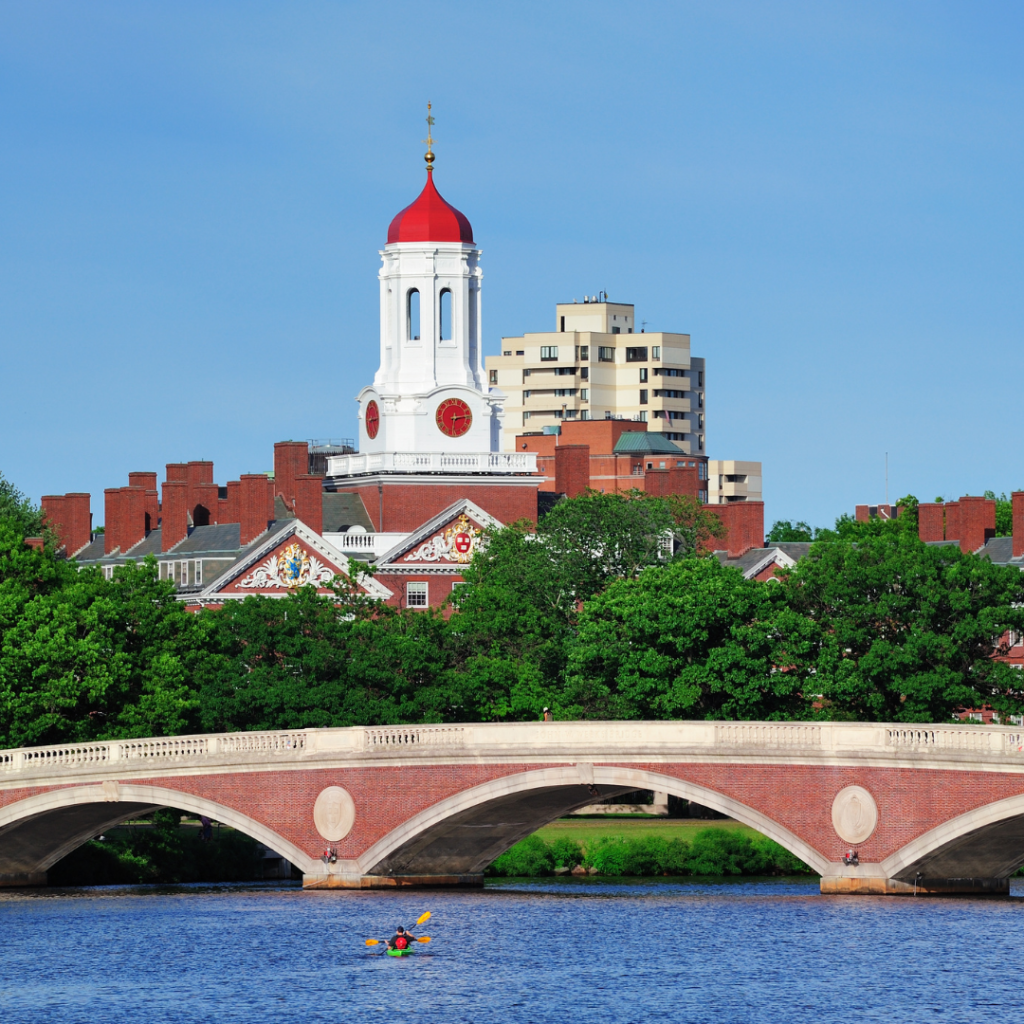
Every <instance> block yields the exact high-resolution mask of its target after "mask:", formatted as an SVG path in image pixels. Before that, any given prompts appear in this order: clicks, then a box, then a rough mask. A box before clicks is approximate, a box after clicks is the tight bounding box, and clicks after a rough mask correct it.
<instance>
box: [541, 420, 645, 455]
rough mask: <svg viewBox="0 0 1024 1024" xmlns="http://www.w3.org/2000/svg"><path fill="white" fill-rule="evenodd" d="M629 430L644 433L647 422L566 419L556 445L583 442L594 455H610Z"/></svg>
mask: <svg viewBox="0 0 1024 1024" xmlns="http://www.w3.org/2000/svg"><path fill="white" fill-rule="evenodd" d="M630 431H641V432H643V433H646V431H647V424H646V423H635V422H633V421H632V420H566V421H563V423H562V434H561V436H560V437H559V439H558V445H559V447H561V446H562V445H563V444H585V445H588V446H589V448H590V450H591V452H593V454H594V455H611V453H612V452H613V451H615V445H616V443H617V442H618V440H619V438H620V437H622V435H623V434H626V433H629V432H630Z"/></svg>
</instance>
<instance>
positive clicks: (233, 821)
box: [0, 782, 316, 885]
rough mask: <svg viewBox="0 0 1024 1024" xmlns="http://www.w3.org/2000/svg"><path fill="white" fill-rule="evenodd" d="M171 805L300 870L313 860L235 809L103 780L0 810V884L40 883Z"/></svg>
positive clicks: (184, 794)
mask: <svg viewBox="0 0 1024 1024" xmlns="http://www.w3.org/2000/svg"><path fill="white" fill-rule="evenodd" d="M161 807H176V808H180V809H181V810H183V811H188V812H190V813H192V814H195V815H196V817H200V816H202V815H205V816H206V817H208V818H210V819H212V820H213V821H220V822H222V823H223V824H225V825H228V826H230V827H231V828H234V829H237V830H238V831H239V832H243V833H245V834H246V835H248V836H250V837H252V838H253V839H255V840H257V841H258V842H261V843H263V844H264V845H265V846H267V847H269V848H270V849H271V850H273V851H274V852H275V853H279V854H281V855H282V856H283V857H287V858H288V859H289V860H290V861H291V862H292V863H293V864H295V865H296V866H297V867H299V868H300V869H301V870H302V871H303V873H304V874H310V873H311V872H313V871H315V870H316V862H315V861H314V859H313V858H311V857H310V856H309V855H308V854H307V853H306V852H305V851H303V850H300V849H299V848H298V847H297V846H296V845H295V844H294V843H292V842H289V840H287V839H285V838H284V837H283V836H281V835H279V834H278V833H276V832H275V831H274V830H273V829H271V828H268V827H267V825H266V824H264V823H262V822H259V821H256V820H255V819H253V818H250V817H249V816H248V815H246V814H244V813H242V812H240V811H238V810H237V809H236V808H233V807H228V806H226V805H224V804H220V803H217V802H216V801H214V800H210V799H207V798H205V797H202V796H197V795H195V794H193V793H189V792H186V791H184V790H180V789H167V788H165V787H162V786H151V785H141V786H140V785H131V784H128V785H122V784H119V783H116V782H115V783H109V782H108V783H105V784H101V785H99V786H71V787H66V788H59V789H50V790H47V791H44V792H42V793H38V794H36V795H34V796H29V797H26V798H24V799H22V800H18V801H17V802H15V803H13V804H9V805H8V806H6V807H3V808H0V849H2V858H0V884H2V883H3V880H4V879H5V878H6V879H12V880H14V881H16V882H17V883H18V884H22V885H24V884H45V883H46V872H47V871H48V870H49V869H50V868H51V867H53V865H54V864H56V863H57V862H58V861H59V860H61V859H62V858H63V857H66V856H67V855H68V854H69V853H71V852H72V851H73V850H75V849H77V848H78V847H79V846H81V845H82V844H83V843H86V842H88V841H89V840H90V839H94V838H95V837H96V836H98V835H101V834H102V833H103V832H105V831H107V830H108V829H111V828H113V827H114V826H115V825H119V824H121V823H122V822H124V821H127V820H129V819H130V818H135V817H140V816H141V815H144V814H148V813H149V812H150V811H154V810H158V809H159V808H161Z"/></svg>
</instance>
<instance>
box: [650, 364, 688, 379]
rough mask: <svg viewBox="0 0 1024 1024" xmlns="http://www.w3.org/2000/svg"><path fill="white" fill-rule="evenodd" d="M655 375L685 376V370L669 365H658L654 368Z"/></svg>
mask: <svg viewBox="0 0 1024 1024" xmlns="http://www.w3.org/2000/svg"><path fill="white" fill-rule="evenodd" d="M654 376H655V377H685V376H686V371H685V370H675V369H672V368H671V367H667V366H656V367H655V368H654Z"/></svg>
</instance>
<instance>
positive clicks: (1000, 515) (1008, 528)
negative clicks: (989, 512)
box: [985, 491, 1013, 537]
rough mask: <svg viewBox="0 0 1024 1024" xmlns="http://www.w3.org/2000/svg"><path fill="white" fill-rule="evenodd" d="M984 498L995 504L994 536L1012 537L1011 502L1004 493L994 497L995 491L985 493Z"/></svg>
mask: <svg viewBox="0 0 1024 1024" xmlns="http://www.w3.org/2000/svg"><path fill="white" fill-rule="evenodd" d="M985 497H986V498H988V499H989V500H990V501H994V502H995V503H996V536H997V537H1012V536H1013V500H1012V499H1011V498H1008V497H1007V496H1006V492H1005V491H1004V492H1003V493H1002V494H1000V495H999V497H998V498H997V497H996V493H995V491H986V492H985Z"/></svg>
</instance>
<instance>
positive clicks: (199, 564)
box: [195, 558, 203, 583]
mask: <svg viewBox="0 0 1024 1024" xmlns="http://www.w3.org/2000/svg"><path fill="white" fill-rule="evenodd" d="M195 565H196V573H195V575H196V579H195V581H196V583H202V582H203V563H202V561H200V560H199V559H198V558H197V559H196V563H195Z"/></svg>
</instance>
